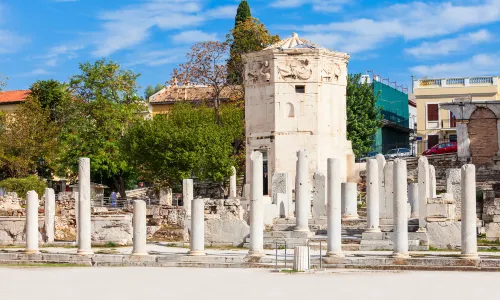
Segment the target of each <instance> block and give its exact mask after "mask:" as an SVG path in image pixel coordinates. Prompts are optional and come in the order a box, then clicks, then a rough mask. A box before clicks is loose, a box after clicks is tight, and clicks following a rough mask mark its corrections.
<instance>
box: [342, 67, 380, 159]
mask: <svg viewBox="0 0 500 300" xmlns="http://www.w3.org/2000/svg"><path fill="white" fill-rule="evenodd" d="M360 79H361V74H354V75H353V74H350V75H349V76H348V80H347V139H348V140H350V141H352V148H353V151H354V154H355V155H356V156H357V157H360V156H362V155H364V154H366V153H367V152H369V151H370V149H371V147H372V145H373V139H374V136H375V133H376V132H377V130H378V128H380V127H381V126H382V122H381V120H382V115H381V114H380V109H379V108H378V107H377V105H376V102H377V97H378V94H377V95H375V94H374V92H373V84H369V83H366V82H365V83H361V81H360Z"/></svg>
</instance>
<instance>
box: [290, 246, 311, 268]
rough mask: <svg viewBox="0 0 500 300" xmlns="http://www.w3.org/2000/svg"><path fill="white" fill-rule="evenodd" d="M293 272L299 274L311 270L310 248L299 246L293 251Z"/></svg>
mask: <svg viewBox="0 0 500 300" xmlns="http://www.w3.org/2000/svg"><path fill="white" fill-rule="evenodd" d="M293 270H294V271H297V272H305V271H307V270H309V247H307V246H297V247H295V248H294V249H293Z"/></svg>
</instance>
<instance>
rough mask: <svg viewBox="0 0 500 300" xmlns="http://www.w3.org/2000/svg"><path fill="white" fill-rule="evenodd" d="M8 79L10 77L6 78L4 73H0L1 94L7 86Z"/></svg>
mask: <svg viewBox="0 0 500 300" xmlns="http://www.w3.org/2000/svg"><path fill="white" fill-rule="evenodd" d="M8 79H9V78H8V77H4V76H2V73H0V92H1V91H2V90H3V88H5V87H6V86H7V80H8Z"/></svg>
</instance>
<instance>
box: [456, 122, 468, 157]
mask: <svg viewBox="0 0 500 300" xmlns="http://www.w3.org/2000/svg"><path fill="white" fill-rule="evenodd" d="M468 123H469V121H468V120H457V146H458V157H459V158H469V157H470V140H469V131H468V130H467V124H468Z"/></svg>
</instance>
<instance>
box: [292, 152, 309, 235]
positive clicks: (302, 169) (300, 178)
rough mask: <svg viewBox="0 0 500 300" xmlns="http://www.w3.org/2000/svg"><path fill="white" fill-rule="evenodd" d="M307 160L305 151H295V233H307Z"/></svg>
mask: <svg viewBox="0 0 500 300" xmlns="http://www.w3.org/2000/svg"><path fill="white" fill-rule="evenodd" d="M308 168H309V160H308V158H307V151H306V150H299V151H297V174H296V178H295V215H296V226H295V231H302V232H308V231H309V210H310V208H311V203H310V202H311V200H310V199H311V198H310V195H309V178H308V177H309V170H308Z"/></svg>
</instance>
